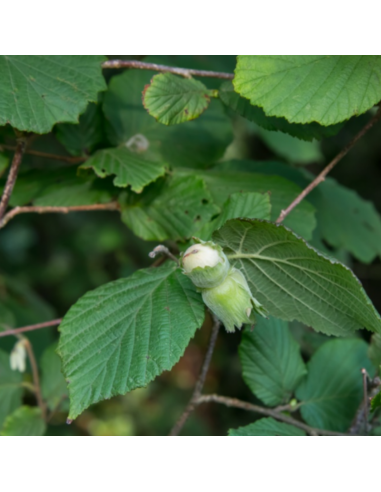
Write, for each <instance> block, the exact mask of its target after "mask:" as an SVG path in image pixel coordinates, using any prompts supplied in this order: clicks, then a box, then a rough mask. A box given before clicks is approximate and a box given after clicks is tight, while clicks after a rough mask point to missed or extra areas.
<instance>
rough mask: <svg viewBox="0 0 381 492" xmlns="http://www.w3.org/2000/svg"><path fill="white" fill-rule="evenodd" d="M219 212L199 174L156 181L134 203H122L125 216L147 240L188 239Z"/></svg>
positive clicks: (129, 225) (124, 218)
mask: <svg viewBox="0 0 381 492" xmlns="http://www.w3.org/2000/svg"><path fill="white" fill-rule="evenodd" d="M218 212H219V209H218V207H216V206H215V205H214V203H213V201H212V198H211V196H210V194H209V192H208V190H207V189H206V187H205V183H204V182H203V180H202V179H201V178H199V177H197V176H187V177H177V176H173V177H171V178H169V179H167V180H165V181H161V182H159V183H154V185H152V186H151V187H149V188H148V189H147V190H144V192H143V193H142V195H141V197H137V198H135V200H134V201H133V203H122V220H123V222H125V223H126V224H127V225H128V227H130V228H131V229H132V230H133V231H134V233H135V234H136V235H137V236H139V237H141V238H142V239H145V240H146V241H155V240H156V241H164V240H165V239H172V240H174V241H177V240H185V239H187V238H190V237H191V236H193V235H194V234H195V233H196V232H197V231H198V230H199V229H200V228H201V227H202V226H203V225H204V224H205V223H206V222H208V221H209V220H210V219H211V218H212V216H213V215H215V214H216V213H218Z"/></svg>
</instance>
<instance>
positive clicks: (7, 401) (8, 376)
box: [0, 350, 23, 430]
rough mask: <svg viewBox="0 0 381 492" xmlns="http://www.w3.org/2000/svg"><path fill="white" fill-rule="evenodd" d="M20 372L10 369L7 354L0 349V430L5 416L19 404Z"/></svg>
mask: <svg viewBox="0 0 381 492" xmlns="http://www.w3.org/2000/svg"><path fill="white" fill-rule="evenodd" d="M21 382H22V374H21V373H20V372H18V371H12V369H11V368H10V365H9V354H7V353H6V352H3V351H2V350H0V430H1V428H2V426H3V423H4V420H5V419H6V417H7V416H8V415H9V414H10V413H12V412H13V411H14V410H16V408H17V407H19V406H20V405H21V396H22V392H23V390H22V386H21Z"/></svg>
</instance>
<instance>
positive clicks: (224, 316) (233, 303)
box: [182, 240, 267, 332]
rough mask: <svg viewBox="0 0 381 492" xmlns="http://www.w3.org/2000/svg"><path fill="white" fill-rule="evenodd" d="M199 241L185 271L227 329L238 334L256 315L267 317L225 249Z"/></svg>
mask: <svg viewBox="0 0 381 492" xmlns="http://www.w3.org/2000/svg"><path fill="white" fill-rule="evenodd" d="M198 241H199V242H198V243H197V244H194V245H193V246H191V247H190V248H188V249H187V250H186V251H185V253H184V255H183V257H182V267H183V272H184V274H185V275H187V276H188V277H189V278H190V279H191V280H192V282H193V283H194V285H195V286H196V287H197V288H198V290H199V291H200V292H201V294H202V298H203V301H204V303H205V304H206V305H207V306H208V308H209V309H210V310H211V311H212V312H213V313H214V314H215V315H216V316H217V318H218V319H219V320H220V321H222V323H223V324H224V326H225V328H226V330H227V331H228V332H234V330H235V328H241V327H242V325H243V324H245V323H246V324H253V323H254V322H255V316H254V313H258V314H260V315H261V316H266V314H267V313H266V310H265V308H264V307H263V306H262V305H261V304H260V303H259V302H258V301H257V300H256V299H255V298H254V297H253V295H252V293H251V291H250V287H249V285H248V283H247V281H246V278H245V276H244V275H243V273H242V272H241V271H240V270H238V269H237V268H234V267H232V266H231V265H230V263H229V260H228V258H227V256H226V255H225V253H224V252H223V250H222V248H221V247H220V246H219V245H218V244H215V243H213V242H212V241H201V240H198Z"/></svg>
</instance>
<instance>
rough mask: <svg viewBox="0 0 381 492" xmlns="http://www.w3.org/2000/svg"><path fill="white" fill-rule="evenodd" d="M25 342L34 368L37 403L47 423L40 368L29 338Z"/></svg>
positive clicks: (24, 339)
mask: <svg viewBox="0 0 381 492" xmlns="http://www.w3.org/2000/svg"><path fill="white" fill-rule="evenodd" d="M23 342H24V346H25V349H26V351H27V353H28V358H29V362H30V366H31V368H32V376H33V383H34V389H35V394H36V399H37V403H38V406H39V407H40V409H41V415H42V418H43V419H44V421H46V405H45V402H44V400H43V398H42V393H41V385H40V377H39V375H38V368H37V363H36V358H35V356H34V352H33V348H32V344H31V343H30V341H29V340H28V339H27V338H23Z"/></svg>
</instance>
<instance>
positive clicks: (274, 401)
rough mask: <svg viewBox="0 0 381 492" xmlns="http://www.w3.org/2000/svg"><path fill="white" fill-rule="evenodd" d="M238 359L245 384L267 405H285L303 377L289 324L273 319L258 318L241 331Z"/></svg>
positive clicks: (298, 349) (303, 371) (299, 357)
mask: <svg viewBox="0 0 381 492" xmlns="http://www.w3.org/2000/svg"><path fill="white" fill-rule="evenodd" d="M239 358H240V360H241V364H242V375H243V379H244V380H245V382H246V384H247V385H248V386H249V388H250V389H251V391H252V392H253V393H254V394H255V395H256V396H257V397H258V398H259V399H260V400H262V401H263V403H265V405H268V406H275V405H279V404H281V403H287V402H288V401H289V399H290V397H291V395H292V393H293V391H294V390H295V388H296V387H297V385H298V384H299V382H300V380H301V379H302V377H303V376H304V375H305V374H306V368H305V365H304V362H303V359H302V357H301V355H300V348H299V345H298V344H297V343H296V341H295V340H294V339H293V337H292V335H291V333H290V330H289V328H288V324H287V323H285V322H284V321H282V320H280V319H276V318H270V319H264V318H259V319H258V322H257V324H256V325H255V329H254V330H250V329H246V330H245V331H244V332H243V334H242V342H241V345H240V347H239Z"/></svg>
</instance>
